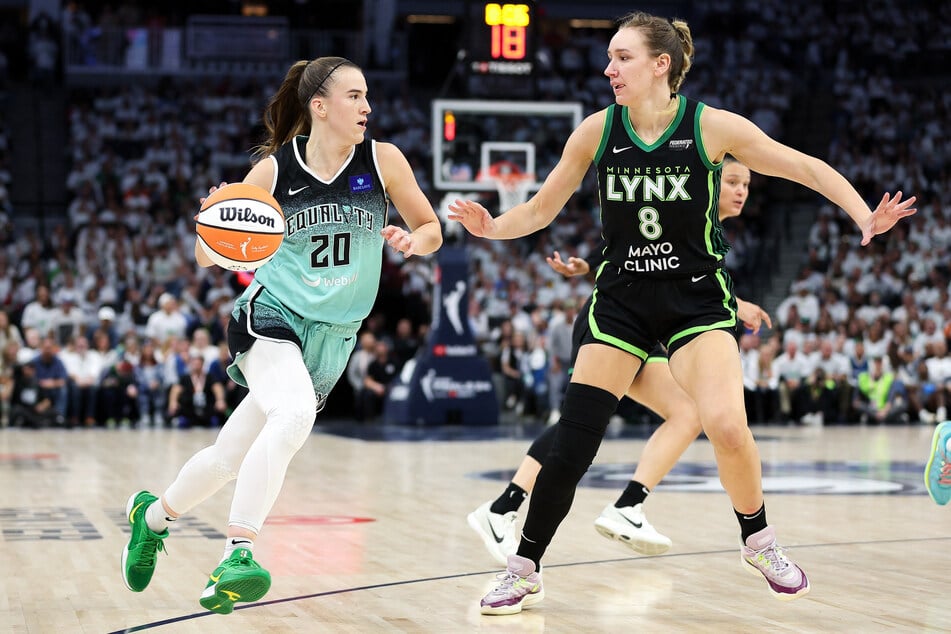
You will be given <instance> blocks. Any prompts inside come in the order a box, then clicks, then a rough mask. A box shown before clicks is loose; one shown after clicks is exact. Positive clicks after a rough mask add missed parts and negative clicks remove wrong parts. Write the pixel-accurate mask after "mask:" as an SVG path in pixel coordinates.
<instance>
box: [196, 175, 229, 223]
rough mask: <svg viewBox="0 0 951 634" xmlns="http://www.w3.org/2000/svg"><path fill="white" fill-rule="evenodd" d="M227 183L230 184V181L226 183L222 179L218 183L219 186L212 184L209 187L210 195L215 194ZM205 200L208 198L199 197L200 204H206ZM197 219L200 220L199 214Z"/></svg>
mask: <svg viewBox="0 0 951 634" xmlns="http://www.w3.org/2000/svg"><path fill="white" fill-rule="evenodd" d="M227 184H228V183H225V182H224V181H222V182H221V183H219V184H218V186H217V187H215V186H214V185H212V186H211V187H209V188H208V195H209V196H210V195H212V194H214V193H215V192H216V191H218V190H219V189H221V188H222V187H224V186H225V185H227ZM205 200H206V198H199V199H198V204H199V205H204V204H205ZM195 220H198V214H195Z"/></svg>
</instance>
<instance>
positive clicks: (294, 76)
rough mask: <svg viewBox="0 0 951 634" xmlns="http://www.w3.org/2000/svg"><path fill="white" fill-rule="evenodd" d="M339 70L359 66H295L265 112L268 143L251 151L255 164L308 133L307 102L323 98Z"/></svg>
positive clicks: (337, 61) (319, 62) (335, 60)
mask: <svg viewBox="0 0 951 634" xmlns="http://www.w3.org/2000/svg"><path fill="white" fill-rule="evenodd" d="M341 66H352V67H354V68H356V69H358V70H359V66H357V65H356V64H354V63H353V62H351V61H350V60H348V59H347V58H345V57H318V58H317V59H314V60H311V61H307V60H301V61H299V62H294V65H293V66H291V67H290V69H288V71H287V75H285V76H284V81H283V82H282V83H281V86H280V88H278V89H277V92H276V93H275V94H274V96H273V97H271V100H270V102H268V104H267V107H266V108H265V109H264V127H265V129H266V130H267V134H268V136H267V140H266V141H265V142H264V143H262V144H261V145H259V146H257V147H256V148H254V158H255V160H260V159H261V158H264V157H266V156H270V155H271V154H273V153H274V152H276V151H277V149H278V148H279V147H281V146H282V145H284V144H285V143H287V142H288V141H290V140H291V139H293V138H294V137H295V136H297V135H298V134H308V133H309V132H310V111H309V107H308V106H309V104H310V100H311V99H313V98H314V96H315V95H320V96H321V97H325V96H327V94H328V91H329V88H330V86H332V85H333V82H334V72H335V71H336V70H337V69H338V68H340V67H341Z"/></svg>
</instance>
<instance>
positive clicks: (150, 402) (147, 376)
mask: <svg viewBox="0 0 951 634" xmlns="http://www.w3.org/2000/svg"><path fill="white" fill-rule="evenodd" d="M135 373H136V377H135V378H136V385H137V386H138V398H139V427H147V426H149V425H152V426H154V427H162V426H163V425H164V424H165V412H166V410H167V404H168V389H167V388H166V387H165V368H164V366H163V365H162V360H161V357H160V355H159V353H158V351H157V350H156V348H155V342H153V341H152V340H151V339H145V340H144V341H143V342H142V349H141V352H140V354H139V363H138V365H137V366H136V368H135Z"/></svg>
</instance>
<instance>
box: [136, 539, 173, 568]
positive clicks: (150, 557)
mask: <svg viewBox="0 0 951 634" xmlns="http://www.w3.org/2000/svg"><path fill="white" fill-rule="evenodd" d="M159 550H160V551H162V552H164V553H165V554H166V555H167V554H168V551H167V550H165V542H164V541H163V540H161V539H147V540H145V541H144V542H143V543H142V554H141V556H140V557H139V560H140V561H141V562H142V564H143V565H145V566H149V567H152V566H154V565H155V553H156V551H159Z"/></svg>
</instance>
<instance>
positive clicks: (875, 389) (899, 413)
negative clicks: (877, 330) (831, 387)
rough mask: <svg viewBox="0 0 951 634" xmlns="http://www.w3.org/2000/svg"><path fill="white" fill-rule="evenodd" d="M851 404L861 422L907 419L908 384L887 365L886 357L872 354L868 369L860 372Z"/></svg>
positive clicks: (905, 420)
mask: <svg viewBox="0 0 951 634" xmlns="http://www.w3.org/2000/svg"><path fill="white" fill-rule="evenodd" d="M852 408H853V409H854V410H855V411H856V412H857V413H858V416H859V422H862V423H867V422H872V423H896V422H908V396H907V393H906V392H905V386H904V385H902V383H901V381H898V380H896V377H895V373H894V372H892V371H891V370H890V369H886V368H885V357H883V356H870V357H869V369H868V370H867V371H865V372H862V373H860V374H859V376H858V385H857V386H856V390H855V392H854V395H853V401H852Z"/></svg>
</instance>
